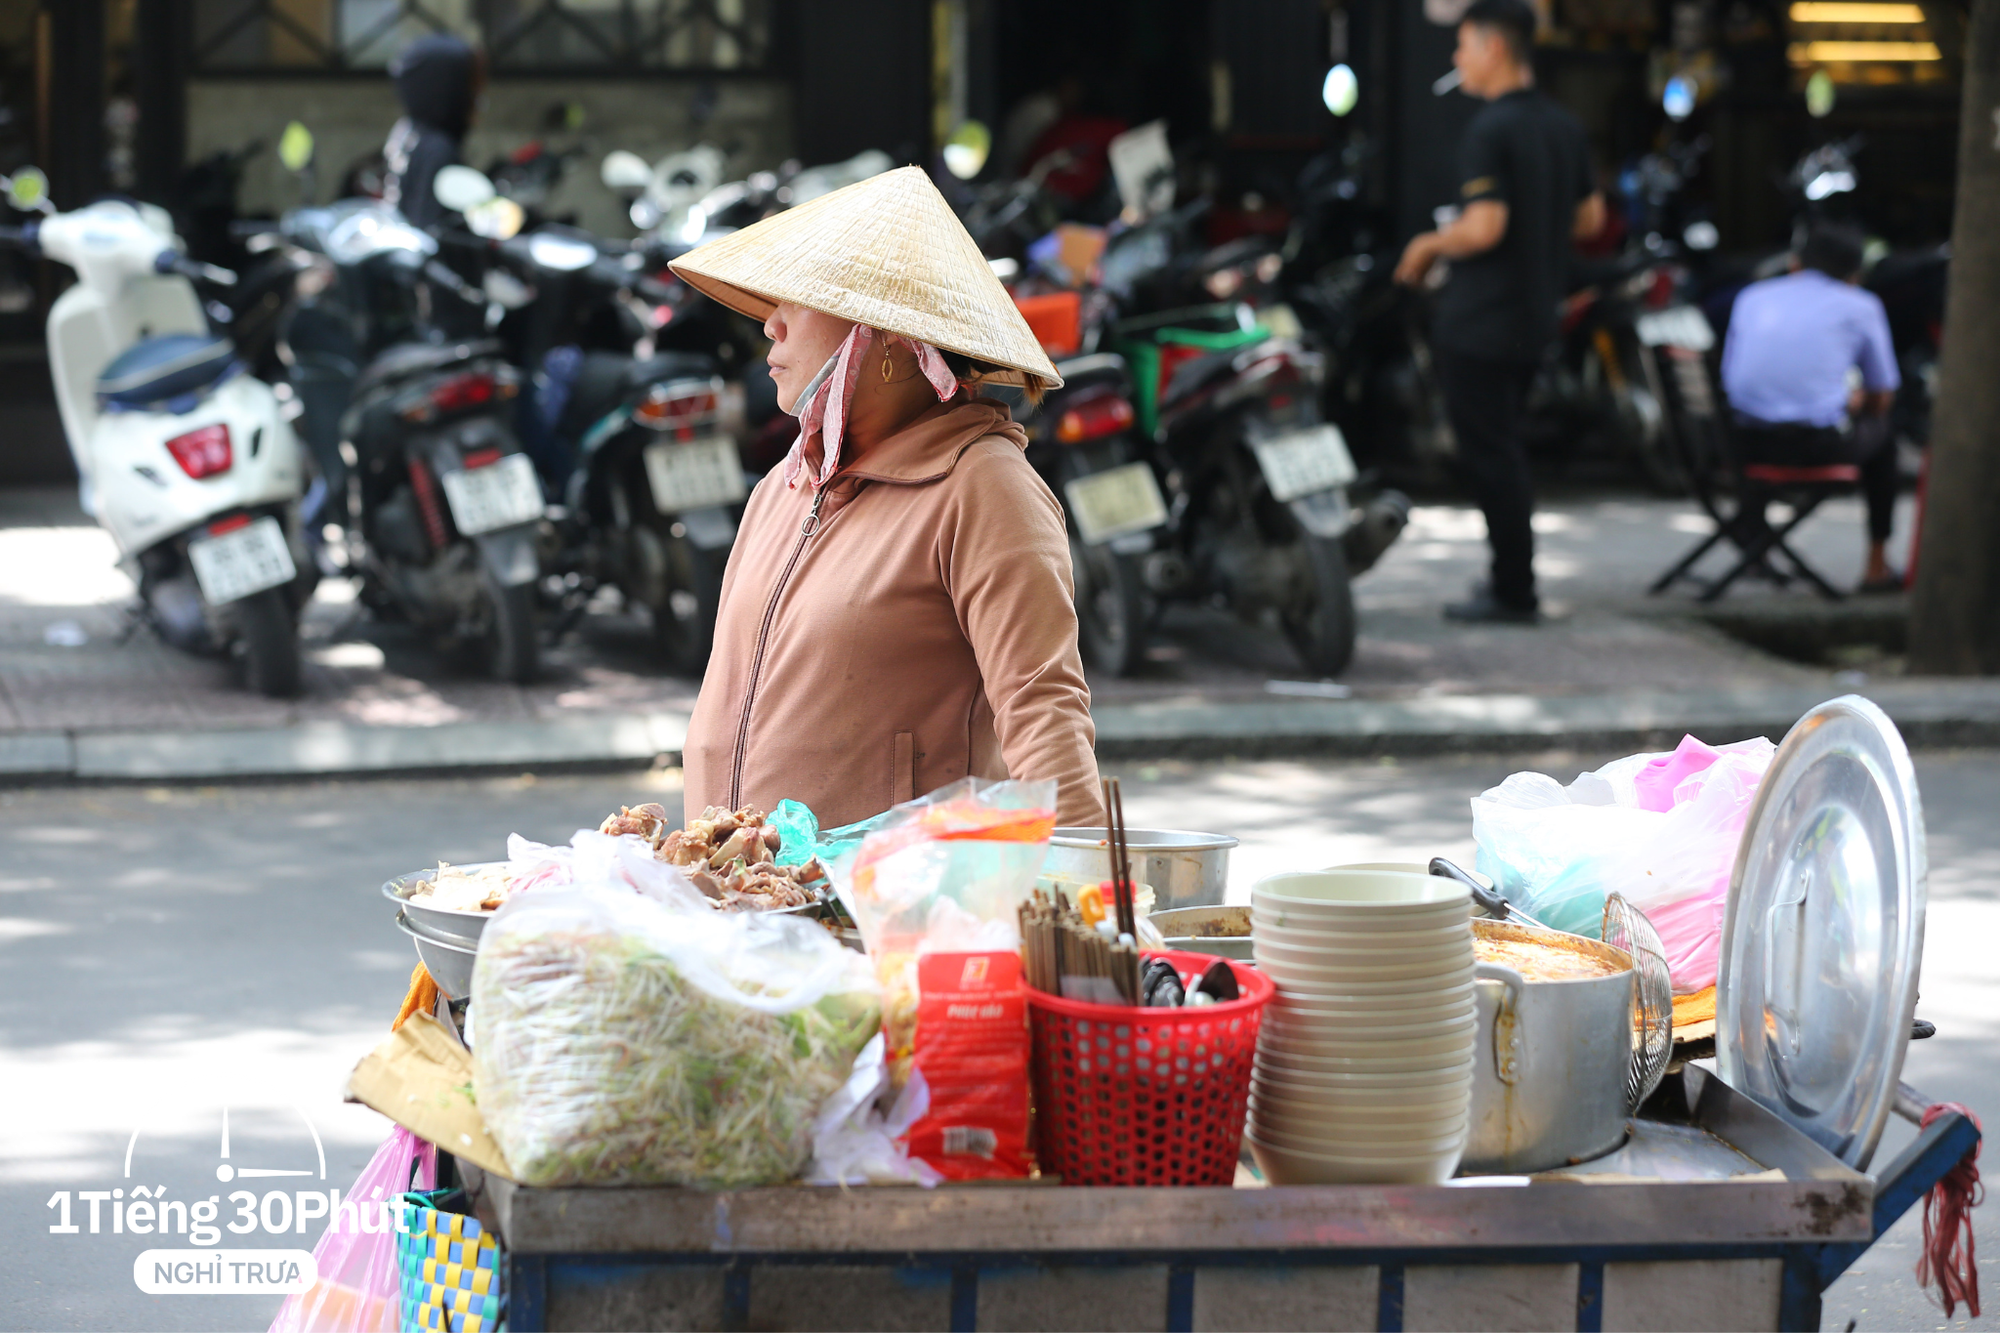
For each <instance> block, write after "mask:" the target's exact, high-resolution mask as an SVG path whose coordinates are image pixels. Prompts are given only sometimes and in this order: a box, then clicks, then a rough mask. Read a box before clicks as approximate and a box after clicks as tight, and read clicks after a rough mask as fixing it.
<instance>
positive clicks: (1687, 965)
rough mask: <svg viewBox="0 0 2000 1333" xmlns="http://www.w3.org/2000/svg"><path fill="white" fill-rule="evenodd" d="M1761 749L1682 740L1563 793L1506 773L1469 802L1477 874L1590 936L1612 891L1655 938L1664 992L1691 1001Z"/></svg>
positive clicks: (1712, 962) (1714, 931)
mask: <svg viewBox="0 0 2000 1333" xmlns="http://www.w3.org/2000/svg"><path fill="white" fill-rule="evenodd" d="M1773 748H1774V747H1773V746H1772V745H1771V742H1770V741H1768V740H1765V739H1764V738H1762V737H1758V738H1757V739H1755V740H1747V741H1736V742H1734V743H1732V744H1729V745H1721V746H1714V745H1706V744H1703V743H1702V742H1701V741H1698V740H1696V739H1695V738H1694V737H1692V736H1688V737H1686V738H1684V739H1683V740H1682V741H1681V743H1680V745H1679V747H1677V748H1676V749H1674V750H1672V751H1670V752H1667V753H1663V754H1635V755H1629V756H1627V757H1626V758H1624V759H1619V760H1616V761H1615V762H1613V763H1609V764H1606V765H1605V766H1604V767H1602V768H1600V769H1597V770H1596V771H1595V772H1591V773H1580V774H1578V775H1577V779H1576V781H1574V782H1572V783H1570V784H1569V786H1567V787H1564V786H1561V785H1560V784H1558V783H1557V782H1556V780H1555V779H1554V778H1551V777H1548V776H1546V775H1544V774H1540V773H1516V774H1514V775H1513V776H1511V777H1509V778H1508V779H1507V781H1505V782H1503V783H1502V784H1500V786H1498V787H1495V788H1493V789H1491V790H1489V791H1486V792H1482V793H1481V794H1480V795H1479V796H1478V797H1476V798H1474V800H1473V802H1472V831H1473V837H1474V838H1475V839H1476V840H1477V841H1478V844H1479V860H1478V863H1477V864H1478V867H1479V869H1480V870H1481V871H1483V872H1485V873H1486V874H1488V875H1490V876H1492V878H1493V880H1494V882H1495V883H1496V884H1497V885H1498V886H1499V887H1500V890H1501V891H1502V892H1503V893H1505V894H1506V895H1507V896H1508V897H1509V898H1511V899H1513V900H1514V901H1516V902H1518V903H1520V905H1521V906H1522V907H1524V908H1525V909H1527V911H1528V912H1529V913H1530V914H1531V915H1534V916H1536V917H1539V918H1540V919H1541V920H1542V921H1543V922H1545V923H1547V924H1548V925H1550V926H1553V927H1555V928H1556V929H1558V930H1568V931H1574V932H1575V933H1577V934H1580V935H1588V936H1591V937H1593V938H1595V937H1596V935H1597V933H1598V929H1599V921H1600V919H1601V917H1602V915H1603V912H1604V900H1605V898H1606V896H1607V895H1609V894H1611V893H1619V894H1623V895H1624V897H1625V899H1626V901H1628V902H1630V903H1631V904H1632V905H1633V906H1635V907H1637V908H1639V910H1641V911H1643V912H1644V913H1645V914H1646V915H1647V917H1649V918H1650V919H1651V920H1652V923H1653V926H1654V928H1655V929H1657V930H1658V931H1659V932H1660V940H1661V943H1662V944H1664V945H1665V946H1666V950H1667V968H1668V970H1669V972H1671V973H1672V975H1673V985H1674V992H1675V994H1678V995H1691V994H1693V993H1694V992H1696V991H1699V990H1703V989H1705V988H1706V987H1709V986H1712V985H1714V984H1715V974H1716V962H1717V957H1718V953H1719V950H1720V947H1721V941H1722V916H1723V911H1724V909H1725V907H1726V906H1727V905H1728V901H1729V878H1730V875H1731V873H1732V872H1733V871H1734V869H1735V866H1736V849H1737V844H1738V843H1739V842H1740V841H1741V840H1742V837H1743V826H1744V823H1745V822H1746V820H1747V819H1748V817H1749V814H1750V803H1751V801H1753V800H1754V799H1755V798H1756V795H1757V786H1758V784H1759V783H1760V782H1761V781H1762V780H1763V777H1764V771H1765V770H1766V769H1767V768H1769V767H1770V764H1771V755H1772V753H1773Z"/></svg>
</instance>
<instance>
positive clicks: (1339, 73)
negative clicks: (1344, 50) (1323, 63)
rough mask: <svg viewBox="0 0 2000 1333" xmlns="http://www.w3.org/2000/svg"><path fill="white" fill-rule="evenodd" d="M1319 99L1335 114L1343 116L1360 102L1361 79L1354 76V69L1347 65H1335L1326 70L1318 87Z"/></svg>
mask: <svg viewBox="0 0 2000 1333" xmlns="http://www.w3.org/2000/svg"><path fill="white" fill-rule="evenodd" d="M1319 98H1320V101H1322V102H1324V103H1326V109H1327V110H1328V111H1331V112H1332V113H1333V114H1334V115H1336V116H1344V115H1346V114H1347V113H1348V112H1350V111H1352V110H1354V108H1355V107H1356V106H1357V105H1359V104H1360V102H1361V81H1360V80H1359V79H1357V78H1355V77H1354V70H1353V68H1352V67H1351V66H1348V65H1335V66H1334V67H1333V68H1332V69H1330V70H1328V71H1327V72H1326V80H1325V82H1323V83H1321V84H1320V87H1319Z"/></svg>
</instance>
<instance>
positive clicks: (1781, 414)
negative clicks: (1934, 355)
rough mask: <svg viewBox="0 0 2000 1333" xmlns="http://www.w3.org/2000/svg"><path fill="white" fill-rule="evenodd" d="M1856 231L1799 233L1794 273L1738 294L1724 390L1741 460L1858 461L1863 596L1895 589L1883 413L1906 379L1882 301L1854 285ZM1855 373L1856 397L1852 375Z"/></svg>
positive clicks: (1891, 486) (1892, 470) (1890, 451)
mask: <svg viewBox="0 0 2000 1333" xmlns="http://www.w3.org/2000/svg"><path fill="white" fill-rule="evenodd" d="M1861 260H1862V241H1861V236H1860V233H1858V232H1856V231H1854V230H1853V229H1852V228H1849V227H1842V226H1834V225H1827V224H1822V225H1820V226H1816V227H1814V228H1813V229H1812V231H1811V232H1810V233H1808V235H1807V236H1806V240H1805V244H1804V245H1802V246H1800V247H1799V253H1798V257H1797V258H1795V259H1794V260H1793V261H1792V271H1791V272H1790V273H1787V274H1786V275H1785V276H1784V277H1781V278H1766V279H1765V280H1764V281H1762V282H1753V283H1751V284H1750V285H1749V286H1748V287H1745V288H1744V289H1743V291H1742V293H1741V294H1739V295H1738V296H1737V298H1736V306H1735V309H1734V310H1732V311H1731V312H1730V316H1729V337H1728V341H1727V342H1725V343H1724V344H1723V349H1722V387H1723V391H1724V392H1725V393H1727V394H1728V395H1729V406H1730V410H1731V412H1732V413H1733V416H1734V431H1733V434H1734V439H1735V441H1736V448H1737V453H1738V455H1739V456H1740V457H1741V458H1742V459H1743V461H1744V462H1747V463H1775V464H1785V465H1792V466H1814V465H1819V464H1826V463H1843V462H1856V463H1859V464H1860V465H1861V490H1862V494H1863V496H1864V497H1865V498H1866V500H1867V503H1868V563H1867V568H1866V570H1865V571H1864V572H1863V574H1862V579H1861V590H1862V591H1863V592H1886V591H1894V590H1895V589H1897V588H1899V587H1900V586H1901V585H1902V580H1901V578H1900V576H1898V575H1897V573H1896V572H1895V571H1894V570H1893V569H1891V568H1890V567H1889V561H1888V556H1887V554H1886V549H1885V548H1886V546H1887V543H1888V541H1889V534H1890V531H1891V529H1892V528H1893V526H1894V521H1895V510H1896V442H1895V440H1894V438H1893V437H1892V434H1891V432H1890V430H1889V428H1888V427H1889V420H1888V411H1889V405H1890V403H1891V402H1893V401H1894V399H1895V396H1896V389H1897V388H1898V387H1899V386H1900V385H1901V383H1902V377H1901V376H1900V375H1899V374H1898V373H1897V370H1896V353H1895V349H1894V346H1893V345H1892V344H1891V342H1890V341H1889V317H1888V315H1887V314H1886V313H1885V312H1884V311H1883V309H1882V299H1881V298H1880V297H1878V296H1876V295H1875V293H1873V292H1871V291H1866V290H1864V289H1863V288H1861V287H1860V286H1858V285H1857V282H1858V280H1859V278H1860V275H1861ZM1857 369H1858V370H1859V371H1860V373H1861V392H1860V393H1859V394H1856V393H1854V392H1852V391H1851V390H1850V388H1849V372H1850V371H1852V370H1857Z"/></svg>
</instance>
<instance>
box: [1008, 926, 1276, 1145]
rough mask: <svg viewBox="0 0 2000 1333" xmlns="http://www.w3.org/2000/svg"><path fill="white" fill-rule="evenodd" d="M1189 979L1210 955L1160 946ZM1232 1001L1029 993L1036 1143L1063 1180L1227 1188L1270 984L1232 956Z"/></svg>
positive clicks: (1161, 954) (1151, 955)
mask: <svg viewBox="0 0 2000 1333" xmlns="http://www.w3.org/2000/svg"><path fill="white" fill-rule="evenodd" d="M1146 957H1148V958H1165V959H1168V960H1169V961H1171V962H1172V963H1173V965H1174V968H1175V969H1176V970H1177V971H1178V972H1179V973H1180V974H1181V979H1182V981H1183V983H1185V984H1190V985H1191V984H1192V983H1193V980H1194V978H1195V977H1197V976H1199V975H1200V974H1201V973H1202V972H1203V971H1205V970H1206V969H1207V968H1208V967H1209V966H1210V965H1211V964H1213V963H1214V962H1215V959H1214V958H1213V957H1211V956H1210V955H1208V954H1199V953H1182V952H1180V951H1178V950H1166V951H1162V952H1159V953H1148V954H1147V955H1146ZM1230 969H1231V970H1232V971H1233V972H1235V974H1236V985H1237V988H1238V989H1239V990H1240V991H1241V993H1242V998H1241V999H1236V1000H1228V1001H1225V1002H1224V1003H1222V1004H1216V1005H1207V1006H1204V1007H1202V1008H1199V1009H1186V1008H1182V1009H1142V1008H1133V1007H1128V1006H1125V1005H1111V1004H1086V1003H1084V1002H1083V1001H1081V1000H1065V999H1063V998H1062V997H1061V996H1057V995H1048V994H1044V993H1043V992H1041V991H1037V990H1030V991H1029V992H1028V1016H1029V1022H1030V1023H1031V1024H1032V1026H1033V1029H1034V1042H1035V1045H1034V1073H1035V1142H1036V1155H1037V1157H1038V1158H1039V1160H1040V1163H1041V1168H1042V1170H1043V1171H1044V1172H1045V1173H1047V1174H1049V1175H1053V1176H1059V1177H1061V1179H1062V1181H1063V1183H1064V1184H1066V1185H1227V1184H1230V1183H1231V1182H1232V1181H1234V1180H1235V1178H1236V1159H1237V1154H1238V1153H1239V1152H1240V1151H1241V1148H1242V1140H1243V1116H1244V1111H1245V1109H1246V1107H1247V1106H1248V1104H1249V1098H1250V1068H1251V1065H1252V1064H1253V1063H1254V1062H1255V1059H1256V1055H1257V1029H1258V1026H1259V1025H1260V1024H1261V1023H1262V1022H1263V1017H1264V1006H1265V1005H1266V1004H1267V1003H1269V1002H1270V999H1271V996H1272V995H1273V994H1274V993H1275V992H1276V987H1274V986H1273V985H1272V984H1271V979H1270V978H1269V977H1267V976H1265V975H1264V974H1263V973H1262V972H1259V971H1258V970H1257V969H1255V968H1253V967H1250V966H1249V965H1247V964H1245V963H1238V962H1232V963H1231V964H1230Z"/></svg>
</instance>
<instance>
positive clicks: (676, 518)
mask: <svg viewBox="0 0 2000 1333" xmlns="http://www.w3.org/2000/svg"><path fill="white" fill-rule="evenodd" d="M621 252H622V253H621ZM493 253H494V258H495V260H496V261H497V262H501V263H504V264H506V265H507V266H508V267H509V270H510V271H512V272H515V273H516V274H517V275H518V276H519V277H520V278H521V279H522V280H524V281H526V282H528V283H529V284H531V285H532V288H533V290H534V294H535V295H534V300H533V302H532V303H531V304H529V305H528V306H526V307H524V308H523V309H521V310H520V311H518V312H517V313H516V314H515V315H513V316H510V317H509V318H508V320H507V321H505V322H504V323H503V324H502V326H501V332H502V333H503V334H506V335H509V350H510V356H511V359H513V360H514V361H515V363H516V364H518V365H522V366H525V367H535V368H536V369H537V371H538V375H537V405H536V410H537V411H538V412H539V413H540V417H541V423H542V424H543V425H544V426H545V427H546V428H547V430H548V431H549V433H550V435H551V437H552V441H553V444H554V446H555V451H556V453H557V454H558V455H559V456H560V457H561V458H563V459H564V460H565V466H564V469H563V475H562V476H561V477H560V478H558V479H556V481H555V485H556V489H557V491H558V493H559V494H560V496H561V498H562V504H561V506H560V507H559V508H558V509H557V510H556V511H555V513H556V515H557V531H558V534H559V536H560V538H561V546H560V551H559V553H558V554H557V555H556V557H555V558H554V560H553V562H552V570H553V572H555V573H557V574H560V575H562V576H563V578H562V581H563V585H564V592H563V601H564V605H563V612H564V619H565V620H566V621H567V620H573V619H574V618H575V617H576V616H578V615H580V614H581V613H582V610H583V608H584V607H585V606H587V605H588V604H589V601H590V599H591V598H592V596H593V595H594V594H595V593H596V591H597V589H598V588H600V587H602V586H604V585H606V584H610V585H613V586H616V587H617V588H618V589H619V590H620V591H621V592H622V593H623V594H624V596H625V598H626V600H627V602H628V603H634V604H637V605H640V606H643V607H645V608H646V610H647V613H648V614H649V616H650V617H651V620H652V626H653V637H654V643H655V645H656V647H657V649H658V652H659V654H660V657H661V659H662V661H663V662H664V663H665V664H666V665H667V666H669V667H672V668H674V669H676V670H679V671H682V672H686V673H690V674H698V673H699V672H700V671H701V669H702V667H703V666H704V665H706V663H707V661H708V652H709V647H710V645H711V643H712V642H713V640H714V633H715V617H716V612H717V609H718V607H719V605H720V603H721V598H722V571H723V568H724V566H725V565H726V564H727V563H728V560H729V551H730V548H731V546H732V545H733V544H734V543H735V539H736V522H737V519H738V518H739V517H740V516H741V514H742V503H743V501H744V499H745V498H746V497H747V496H748V494H749V480H750V479H749V478H747V477H746V476H745V474H744V470H743V466H742V463H741V461H740V459H739V457H738V452H737V444H736V440H735V439H734V437H733V436H732V435H731V434H730V433H729V432H728V431H727V429H726V428H725V427H724V424H723V397H724V384H723V379H722V376H721V374H720V373H719V369H718V366H717V364H716V362H715V361H714V360H713V359H711V358H710V357H708V356H704V355H701V354H698V353H686V352H666V353H654V352H653V351H652V349H651V347H650V345H649V344H650V343H651V332H652V329H653V327H654V316H653V314H652V312H653V311H654V310H656V309H659V308H660V306H661V304H662V303H664V302H666V301H668V300H670V299H671V298H672V296H673V295H674V294H673V293H672V292H670V291H668V290H666V289H665V288H664V287H663V286H662V285H661V284H660V283H658V282H656V281H655V280H654V279H652V278H651V277H650V276H648V275H647V272H646V270H647V267H648V264H647V254H646V251H645V248H644V247H643V246H642V247H639V248H637V249H634V248H629V247H626V246H623V245H621V244H619V243H615V242H608V241H604V240H602V239H600V238H598V237H594V236H592V235H590V234H589V233H588V232H585V231H582V230H579V229H577V228H574V227H545V228H543V229H541V230H539V231H536V232H534V233H532V234H530V235H526V236H515V237H510V238H505V239H502V240H500V241H499V243H498V244H497V246H496V247H495V248H494V252H493Z"/></svg>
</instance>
